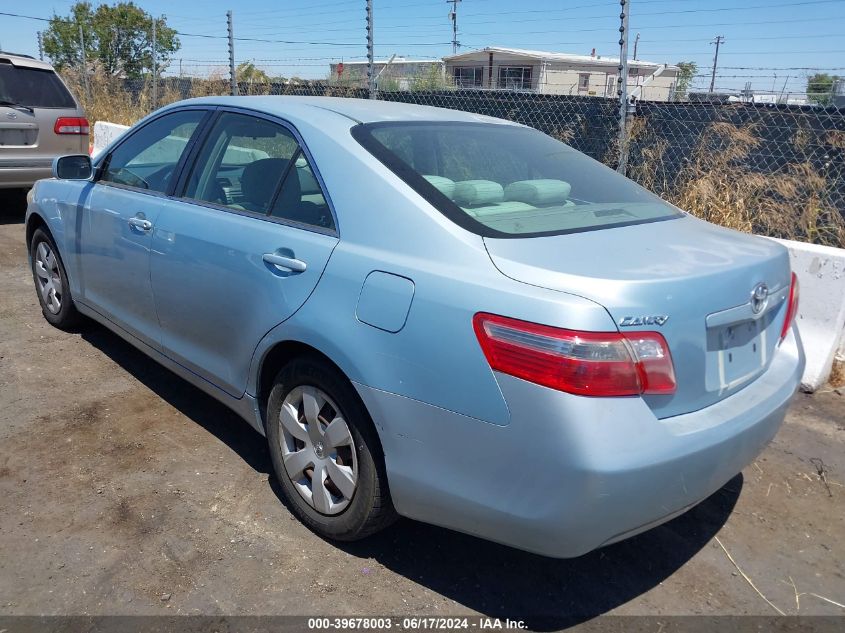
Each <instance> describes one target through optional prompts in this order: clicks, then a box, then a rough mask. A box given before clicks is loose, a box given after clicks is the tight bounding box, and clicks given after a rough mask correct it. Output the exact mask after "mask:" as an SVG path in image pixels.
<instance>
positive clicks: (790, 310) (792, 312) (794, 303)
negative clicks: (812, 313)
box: [780, 273, 798, 341]
mask: <svg viewBox="0 0 845 633" xmlns="http://www.w3.org/2000/svg"><path fill="white" fill-rule="evenodd" d="M797 314H798V275H796V274H795V273H792V281H791V283H790V284H789V298H788V299H787V300H786V317H785V318H784V320H783V328H782V329H781V331H780V340H781V341H782V340H783V339H785V338H786V335H787V334H789V328H791V327H792V324H793V323H794V322H795V317H796V316H797Z"/></svg>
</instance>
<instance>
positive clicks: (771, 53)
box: [0, 0, 845, 92]
mask: <svg viewBox="0 0 845 633" xmlns="http://www.w3.org/2000/svg"><path fill="white" fill-rule="evenodd" d="M72 4H73V2H72V1H70V0H28V1H27V2H14V3H8V4H4V9H3V10H6V11H10V12H15V13H21V14H25V15H29V16H36V17H50V16H51V15H52V14H53V13H54V12H56V13H58V14H59V15H65V14H66V13H67V11H68V9H69V7H70V6H71V5H72ZM95 4H96V2H95ZM136 4H139V5H140V6H142V7H143V8H144V9H145V10H146V11H149V12H150V13H153V14H156V15H160V14H164V15H166V16H167V18H168V22H169V23H170V25H171V26H173V27H174V28H176V29H177V30H178V31H180V32H182V33H184V34H185V35H183V36H181V38H180V39H181V42H182V48H181V50H180V51H179V52H178V53H177V55H176V60H177V61H176V62H175V63H174V65H173V66H171V68H170V69H169V72H170V73H177V72H178V67H179V62H178V60H179V59H181V60H182V69H183V72H185V73H188V74H208V73H209V72H211V71H213V70H215V69H220V70H222V69H223V68H224V67H225V64H226V61H225V60H226V55H227V48H226V40H225V39H223V38H220V39H212V38H207V37H195V36H196V35H206V36H208V35H211V36H224V35H225V34H226V17H225V14H226V10H227V9H232V10H233V11H234V23H235V35H236V36H237V37H243V38H254V39H264V40H286V41H295V42H313V43H310V44H304V43H291V44H285V43H279V42H273V43H268V42H250V41H237V42H236V46H235V49H236V60H237V61H238V62H241V61H245V60H256V64H257V65H259V66H261V67H263V68H265V70H267V71H268V72H270V73H271V74H276V75H284V76H291V75H298V76H300V77H306V78H321V77H325V76H326V73H327V71H328V64H329V62H330V61H332V60H337V59H345V60H352V59H361V58H362V57H363V56H364V55H365V54H366V48H365V46H366V43H365V32H364V5H365V2H364V0H311V1H308V0H285V1H284V2H280V1H279V0H238V2H234V1H233V0H203V1H202V2H191V1H188V0H183V1H182V2H174V1H173V0H136ZM373 4H374V7H375V10H374V13H375V36H376V37H375V40H376V48H375V51H376V56H377V57H389V56H390V55H392V54H393V53H396V54H399V55H404V56H409V57H439V56H442V55H446V54H450V53H451V44H450V43H449V42H450V40H451V37H452V34H451V25H450V22H449V20H448V12H449V7H450V5H448V4H447V2H446V0H373ZM738 5H739V6H738ZM630 7H631V23H630V26H631V34H632V35H631V40H632V42H633V38H634V35H635V34H636V33H640V42H639V50H638V56H639V58H640V59H646V60H650V61H656V62H669V63H674V62H677V61H680V60H692V61H695V62H697V63H698V66H699V73H700V74H701V75H702V76H701V77H700V78H699V79H697V80H696V83H695V85H697V86H706V85H707V84H708V83H709V68H710V66H711V64H712V60H713V46H712V45H711V44H710V43H709V42H710V41H711V40H712V39H713V38H714V37H715V36H716V35H724V36H725V40H726V42H725V44H723V45H722V48H721V51H720V56H719V66H720V69H721V70H720V71H719V75H718V79H717V82H716V86H717V88H722V89H731V90H736V89H739V88H742V87H743V86H744V84H745V82H746V81H751V82H752V87H753V88H755V89H757V90H771V89H772V87H774V88H775V89H776V90H777V91H780V90H781V89H782V88H783V87H784V85H785V86H786V90H787V91H788V92H800V91H801V90H803V88H804V86H805V84H806V81H805V77H806V75H807V74H808V72H812V71H808V70H806V69H807V68H813V69H821V70H822V71H826V72H831V73H832V74H840V75H845V0H770V1H768V2H766V1H765V0H747V2H745V3H742V4H741V5H740V3H737V2H736V0H708V1H701V0H631V3H630ZM45 26H46V25H45V24H44V23H43V22H38V21H35V20H28V19H23V18H13V17H7V16H0V45H2V47H3V48H4V49H5V50H11V51H16V52H22V53H29V54H36V53H37V44H36V31H38V30H39V29H43V28H44V27H45ZM458 26H459V36H458V39H459V40H460V41H461V43H462V48H461V50H462V51H466V50H470V49H472V48H483V47H484V46H488V45H498V46H511V47H517V48H531V49H541V50H550V51H558V52H568V53H580V54H589V53H590V51H591V50H592V49H593V48H595V49H596V50H597V52H598V53H599V54H601V55H606V56H615V55H617V54H618V46H617V45H616V43H615V42H616V39H617V28H618V26H619V4H618V2H617V1H614V0H569V1H566V2H564V1H561V0H521V1H514V0H463V1H462V2H461V3H460V4H459V7H458ZM189 34H191V35H189ZM705 75H706V76H705Z"/></svg>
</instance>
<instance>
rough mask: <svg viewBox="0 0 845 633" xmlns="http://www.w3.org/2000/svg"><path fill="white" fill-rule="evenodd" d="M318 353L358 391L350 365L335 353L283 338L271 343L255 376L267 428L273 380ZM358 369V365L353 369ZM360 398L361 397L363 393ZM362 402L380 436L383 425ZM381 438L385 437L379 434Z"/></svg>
mask: <svg viewBox="0 0 845 633" xmlns="http://www.w3.org/2000/svg"><path fill="white" fill-rule="evenodd" d="M308 355H310V356H316V357H317V358H320V359H321V360H323V361H325V362H326V363H328V364H329V365H330V366H331V367H333V368H334V369H335V370H337V371H338V372H339V373H340V375H341V376H343V377H344V378H345V379H346V380H347V381H349V383H350V384H352V388H353V391H355V393H356V394H357V393H358V390H357V389H356V388H355V385H354V381H353V377H352V376H351V375H350V371H349V368H345V367H344V364H343V363H342V362H338V361H337V360H335V358H334V355H332V354H331V353H328V352H327V351H326V350H324V349H320V348H319V347H317V346H316V345H314V344H312V343H309V342H305V341H303V340H300V339H293V338H288V339H285V340H280V341H276V342H274V343H272V344H271V345H268V346H267V349H266V350H264V351H263V353H262V354H261V356H260V360H259V361H258V365H257V371H256V374H255V379H254V383H253V384H254V389H255V398H256V403H257V406H258V412H259V414H260V416H261V424H262V425H263V426H264V428H265V431H266V428H267V427H266V424H267V399H268V397H269V395H270V391H271V390H272V388H273V381H274V379H275V378H276V375H277V374H278V373H279V371H280V370H281V369H282V367H283V366H284V365H285V364H287V363H289V362H290V361H291V360H293V359H295V358H298V357H301V356H308ZM352 370H353V371H354V368H353V369H352ZM359 398H360V396H359ZM361 404H362V405H363V406H364V409H365V410H366V411H367V414H368V415H369V416H370V420H371V421H372V422H373V426H374V427H375V429H376V433H377V434H378V435H379V436H380V429H379V425H378V424H376V423H375V420H374V419H373V415H372V412H371V411H370V410H369V409H368V407H367V405H366V403H365V402H364V401H363V399H361ZM379 440H381V438H380V437H379Z"/></svg>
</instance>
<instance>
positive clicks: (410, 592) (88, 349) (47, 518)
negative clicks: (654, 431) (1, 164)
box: [0, 199, 845, 629]
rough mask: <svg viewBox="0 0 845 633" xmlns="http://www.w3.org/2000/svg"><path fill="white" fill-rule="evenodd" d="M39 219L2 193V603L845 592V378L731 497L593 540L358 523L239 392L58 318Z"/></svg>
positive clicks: (805, 409) (184, 605)
mask: <svg viewBox="0 0 845 633" xmlns="http://www.w3.org/2000/svg"><path fill="white" fill-rule="evenodd" d="M22 220H23V205H22V204H21V201H20V200H11V201H10V200H9V199H5V200H4V201H3V202H2V204H0V615H14V614H262V615H264V614H307V615H352V614H356V615H376V614H377V615H409V614H417V615H458V614H483V615H489V616H497V617H501V618H505V617H509V618H511V619H524V620H525V621H527V622H528V623H529V624H532V623H533V624H534V625H535V626H537V627H539V628H547V629H548V628H558V627H563V626H566V625H568V624H572V623H576V622H579V621H583V620H585V619H589V618H592V617H594V616H597V615H600V614H604V613H615V614H651V615H654V614H660V615H670V614H708V615H716V614H755V615H774V614H775V613H776V611H777V610H780V611H782V612H784V613H787V614H795V613H800V614H802V615H810V614H814V615H842V614H845V609H844V608H843V607H842V605H843V604H845V576H843V572H845V520H843V518H845V488H843V483H845V396H843V395H839V394H838V393H836V392H835V391H833V390H831V389H828V390H826V391H823V392H820V393H817V394H815V395H812V396H808V395H803V394H802V395H799V396H798V397H796V399H795V402H794V404H793V406H792V408H791V410H790V413H789V416H788V419H787V422H786V424H785V425H784V427H783V429H782V430H781V431H780V433H779V434H778V435H777V437H776V438H775V440H774V442H773V443H772V444H771V446H769V447H768V448H767V449H766V451H765V452H764V453H763V454H762V455H761V456H760V457H759V458H758V459H757V461H756V462H754V463H753V464H752V465H751V466H750V467H748V468H747V469H746V470H745V471H744V472H743V473H742V474H741V475H738V476H737V477H736V478H735V479H733V480H732V481H731V482H730V483H729V484H728V485H726V486H725V487H724V488H723V489H722V490H720V491H719V492H717V493H716V494H715V495H713V496H712V497H711V498H709V499H708V500H706V501H705V502H703V503H702V504H700V505H699V506H697V507H696V508H694V509H692V510H690V511H689V512H688V513H686V514H685V515H683V516H681V517H679V518H677V519H675V520H674V521H672V522H670V523H668V524H666V525H664V526H661V527H659V528H656V529H653V530H651V531H649V532H647V533H645V534H643V535H641V536H638V537H636V538H634V539H631V540H629V541H626V542H623V543H619V544H616V545H613V546H611V547H607V548H605V549H602V550H600V551H596V552H593V553H591V554H588V555H586V556H583V557H581V558H578V559H574V560H551V559H545V558H542V557H538V556H534V555H531V554H526V553H523V552H519V551H516V550H513V549H509V548H507V547H503V546H500V545H495V544H492V543H488V542H485V541H481V540H478V539H475V538H472V537H469V536H465V535H461V534H457V533H453V532H450V531H447V530H444V529H440V528H435V527H431V526H428V525H423V524H420V523H416V522H413V521H409V520H403V521H400V522H399V523H397V524H396V525H395V526H393V527H392V528H390V529H388V530H387V531H386V532H384V533H381V534H379V535H376V536H374V537H371V538H370V539H368V540H366V541H364V542H360V543H356V544H345V545H338V544H334V543H330V542H326V541H324V540H322V539H320V538H319V537H317V536H315V535H314V534H313V533H311V532H310V531H309V530H307V529H306V528H304V527H303V526H302V525H301V524H300V523H299V522H297V521H296V520H294V519H293V517H292V516H291V514H290V512H289V511H288V510H287V509H286V507H285V506H284V505H283V504H282V502H281V501H280V500H279V491H278V488H277V487H276V485H275V483H274V482H273V480H272V478H271V476H270V472H271V465H270V461H269V457H268V454H267V451H266V448H265V440H264V439H263V438H262V437H261V436H260V435H259V434H258V433H256V432H254V431H253V430H251V429H250V428H249V427H248V426H247V424H246V423H244V422H242V421H240V420H239V419H238V418H237V417H236V416H235V415H234V414H233V413H231V412H230V411H228V410H227V409H225V408H224V407H223V406H222V405H220V404H218V403H217V402H216V401H214V400H212V399H211V398H209V397H208V396H206V395H204V394H203V393H201V392H200V391H198V390H197V389H195V388H193V387H191V386H190V385H188V384H187V383H185V382H183V381H181V380H180V379H178V378H176V377H175V376H174V375H173V374H171V373H169V372H168V371H167V370H165V369H162V368H161V367H159V366H158V365H156V364H154V363H153V362H152V361H150V360H148V359H147V358H146V357H145V356H143V355H142V354H141V353H140V352H138V351H136V350H135V349H134V348H132V347H131V346H130V345H128V344H126V343H124V342H123V341H122V340H121V339H119V338H118V337H116V336H115V335H113V334H111V333H109V332H108V331H107V330H105V329H104V328H102V327H99V326H96V325H93V324H92V325H89V326H87V327H85V328H83V329H82V331H81V332H79V333H75V334H66V333H63V332H60V331H59V330H56V329H53V328H51V327H50V326H49V325H48V324H47V323H46V321H45V320H44V319H43V318H42V316H41V314H40V311H39V309H38V304H37V301H36V297H35V292H34V290H33V284H32V278H31V276H30V273H29V270H28V268H27V264H26V253H25V248H24V244H23V240H24V229H23V224H22ZM820 473H822V474H820ZM752 582H753V585H754V586H752V584H751V583H752ZM754 587H756V588H757V590H759V593H758V591H757V590H755V588H754ZM761 594H762V595H761ZM763 596H765V598H764V597H763ZM835 603H839V606H837V605H836V604H835Z"/></svg>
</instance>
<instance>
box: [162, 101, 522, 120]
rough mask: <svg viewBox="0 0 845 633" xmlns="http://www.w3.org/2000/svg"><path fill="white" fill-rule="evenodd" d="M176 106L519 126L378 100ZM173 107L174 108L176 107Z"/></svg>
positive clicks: (200, 102) (363, 118)
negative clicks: (237, 108)
mask: <svg viewBox="0 0 845 633" xmlns="http://www.w3.org/2000/svg"><path fill="white" fill-rule="evenodd" d="M179 103H180V104H186V103H190V104H195V105H199V104H203V105H225V106H238V107H244V108H250V109H253V110H259V111H262V112H266V113H267V114H274V115H277V116H282V117H284V116H286V115H289V114H292V112H291V110H294V111H295V112H296V113H297V114H300V115H302V114H303V111H304V110H306V109H308V110H311V112H310V114H311V116H312V117H313V116H316V115H319V113H321V112H322V113H324V114H325V115H326V116H331V115H330V114H329V113H335V114H338V115H341V116H343V117H346V118H348V119H351V120H353V121H355V122H356V123H379V122H384V121H462V122H467V123H496V124H501V125H518V124H515V123H513V122H512V121H505V120H503V119H497V118H494V117H490V116H485V115H482V114H473V113H471V112H462V111H460V110H451V109H448V108H435V107H432V106H422V105H416V104H411V103H400V102H396V101H382V100H378V99H376V100H370V99H350V98H346V97H306V96H294V95H277V96H249V97H246V96H244V97H200V98H198V99H189V100H188V101H182V102H179ZM173 105H174V106H176V105H178V104H173ZM309 118H310V117H309Z"/></svg>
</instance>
